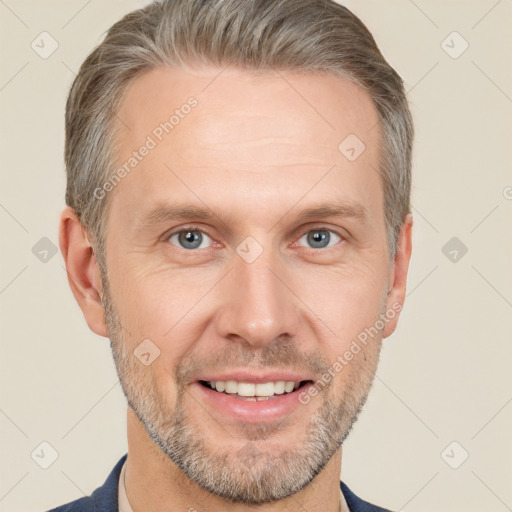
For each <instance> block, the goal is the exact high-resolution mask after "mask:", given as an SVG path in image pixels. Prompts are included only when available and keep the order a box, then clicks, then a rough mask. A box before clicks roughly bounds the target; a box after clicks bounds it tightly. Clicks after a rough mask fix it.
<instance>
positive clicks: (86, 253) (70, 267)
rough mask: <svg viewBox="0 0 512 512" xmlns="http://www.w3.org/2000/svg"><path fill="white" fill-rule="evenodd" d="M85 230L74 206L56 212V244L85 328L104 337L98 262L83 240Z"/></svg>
mask: <svg viewBox="0 0 512 512" xmlns="http://www.w3.org/2000/svg"><path fill="white" fill-rule="evenodd" d="M86 231H87V230H86V229H85V227H84V226H83V225H82V224H81V222H80V219H79V218H78V217H77V215H76V214H75V212H74V210H73V209H72V208H71V207H69V206H67V207H66V208H65V209H64V210H63V212H62V214H61V216H60V225H59V245H60V250H61V252H62V255H63V257H64V263H65V265H66V272H67V275H68V282H69V286H70V287H71V291H72V292H73V295H74V296H75V299H76V301H77V302H78V305H79V306H80V309H81V310H82V312H83V314H84V317H85V320H86V322H87V325H88V326H89V328H90V329H91V330H92V331H93V332H95V333H96V334H99V335H100V336H104V337H108V335H107V328H106V324H105V313H104V310H103V305H102V303H101V298H102V288H101V277H100V271H99V265H98V263H97V262H96V258H95V256H94V252H93V248H92V246H91V244H90V243H89V241H88V240H87V237H86Z"/></svg>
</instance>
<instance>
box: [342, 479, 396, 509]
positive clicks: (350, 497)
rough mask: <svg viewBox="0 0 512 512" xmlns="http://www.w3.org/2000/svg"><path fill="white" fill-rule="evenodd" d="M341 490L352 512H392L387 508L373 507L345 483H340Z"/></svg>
mask: <svg viewBox="0 0 512 512" xmlns="http://www.w3.org/2000/svg"><path fill="white" fill-rule="evenodd" d="M340 488H341V491H342V492H343V496H345V500H346V502H347V505H348V508H349V509H350V512H391V511H390V510H388V509H387V508H381V507H378V506H377V505H372V504H371V503H368V502H367V501H364V500H362V499H361V498H358V497H357V496H356V495H355V494H354V493H353V492H352V491H351V490H350V489H349V488H348V487H347V485H346V484H344V483H343V482H340Z"/></svg>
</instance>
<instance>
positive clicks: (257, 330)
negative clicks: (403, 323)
mask: <svg viewBox="0 0 512 512" xmlns="http://www.w3.org/2000/svg"><path fill="white" fill-rule="evenodd" d="M292 86H293V87H292ZM191 97H193V98H194V100H192V101H190V100H189V98H191ZM187 101H188V103H187ZM186 104H188V105H189V106H190V108H188V107H184V105H186ZM176 110H178V112H175V111H176ZM173 114H175V118H174V119H172V120H171V124H172V128H170V127H169V126H168V125H161V123H164V122H165V121H169V118H170V117H171V115H173ZM118 117H119V118H120V119H121V120H122V121H123V125H119V128H120V130H119V132H118V141H119V145H118V150H117V163H118V166H119V167H122V166H123V165H124V164H125V163H127V162H129V161H130V160H129V159H130V158H131V157H134V151H135V152H137V155H135V158H136V159H137V162H136V163H135V161H132V162H131V163H132V164H134V165H133V166H131V167H130V164H128V167H126V168H129V169H130V171H129V172H127V173H122V174H123V176H122V179H121V180H120V181H119V183H117V184H116V186H115V187H114V188H113V190H108V192H107V193H109V194H112V195H111V197H110V198H109V199H110V203H109V210H108V220H107V229H106V233H107V235H106V238H105V246H106V268H107V273H108V276H107V273H105V272H104V273H103V274H102V284H103V293H104V297H103V299H104V304H105V305H106V322H107V329H108V334H109V337H110V339H111V343H112V349H113V354H114V359H115V363H116V367H117V370H118V373H119V377H120V380H121V384H122V387H123V390H124V393H125V395H126V397H127V399H128V402H129V405H130V406H131V408H132V409H133V411H134V412H135V414H136V415H137V417H138V418H139V420H140V422H141V423H142V424H143V425H144V427H145V429H146V431H147V433H148V434H149V436H151V438H152V440H153V441H154V442H155V443H156V444H157V445H158V447H159V448H160V449H161V450H162V452H163V453H164V454H165V455H166V456H167V457H168V458H169V459H170V460H171V461H172V462H173V463H174V464H176V465H177V466H178V467H179V468H181V470H182V471H183V472H184V473H185V474H186V475H188V477H189V478H190V479H192V480H193V481H195V482H196V483H197V484H198V485H200V486H201V487H203V488H204V489H206V490H208V491H209V492H210V493H213V494H215V495H218V496H221V497H223V498H225V499H228V500H230V501H232V502H239V503H251V504H259V503H267V502H271V501H274V500H278V499H282V498H284V497H287V496H289V495H291V494H293V493H294V492H296V491H297V490H299V489H301V488H303V487H305V486H306V485H308V484H309V483H310V482H311V481H312V479H313V478H314V477H315V476H316V475H317V474H318V473H319V472H320V471H321V470H322V469H323V468H324V467H325V466H326V464H327V463H328V462H329V460H330V459H331V458H332V456H333V455H334V454H335V453H336V452H337V450H338V449H339V447H340V445H341V443H342V441H343V439H344V438H345V437H346V435H347V434H348V432H349V430H350V428H351V426H352V424H353V423H354V421H355V419H356V417H357V415H358V413H359V411H360V409H361V407H362V405H363V403H364V401H365V398H366V396H367V393H368V391H369V389H370V386H371V383H372V380H373V377H374V374H375V369H376V366H377V362H378V356H379V351H380V347H381V341H382V338H383V336H386V335H387V333H386V332H385V331H386V329H387V330H392V329H394V324H395V323H396V319H397V315H398V313H397V311H396V308H394V306H392V304H391V303H390V297H389V296H388V293H387V292H388V286H389V284H390V279H391V270H390V265H389V258H388V252H387V243H386V228H385V220H384V198H383V189H382V184H381V180H380V177H379V175H378V174H377V172H376V169H377V168H378V165H379V157H378V154H377V148H378V145H379V142H380V136H381V135H380V133H379V127H378V125H377V121H378V118H377V113H376V111H375V108H374V106H373V104H372V102H371V99H370V98H369V96H367V95H366V93H365V92H364V91H362V90H361V89H360V88H358V87H357V86H355V85H353V84H351V83H349V82H347V81H345V80H343V79H341V78H338V77H334V76H330V75H299V74H283V73H281V74H277V73H273V72H268V73H266V74H264V75H259V76H256V75H252V74H249V73H248V72H243V71H237V70H232V69H231V70H230V69H226V70H225V71H224V72H222V73H221V70H219V69H207V68H203V69H200V70H198V69H196V70H195V71H192V70H190V69H188V70H184V69H182V70H178V69H159V70H154V71H152V72H150V73H148V74H146V75H144V76H142V77H140V78H138V79H137V80H136V81H135V82H134V83H133V84H132V85H131V86H130V88H129V89H128V90H127V93H126V95H125V97H124V99H123V102H122V105H121V107H120V109H119V111H118ZM178 119H179V120H178ZM125 126H126V128H125ZM162 126H164V127H165V128H167V132H168V133H167V132H166V130H165V129H164V128H163V127H162ZM350 134H355V135H356V136H357V137H358V138H359V139H360V140H361V141H362V142H363V143H364V145H365V149H364V151H363V152H362V153H361V154H360V155H359V156H358V157H357V158H356V159H353V158H347V153H346V152H345V153H344V152H343V151H340V149H339V145H340V143H341V142H342V141H344V139H345V138H346V137H347V136H349V135H350ZM349 140H351V139H349ZM353 140H354V139H352V141H353ZM143 145H146V147H148V148H149V149H148V151H144V150H140V148H141V146H143ZM342 147H344V146H343V145H342ZM358 152H359V149H358V147H356V155H357V153H358ZM142 153H146V154H145V155H142ZM348 154H349V156H351V157H353V153H350V151H349V153H348ZM126 168H125V169H126ZM103 190H105V189H103ZM99 195H101V194H99ZM98 200H102V199H98ZM200 210H203V212H202V213H201V212H200ZM308 212H309V213H308ZM107 277H108V279H107ZM391 308H394V309H395V313H396V314H395V315H393V317H391V319H390V318H389V317H390V315H388V314H387V310H389V309H391ZM384 318H385V320H383V319H384ZM365 329H366V331H365ZM369 329H373V330H371V331H369ZM364 332H366V333H367V335H366V340H365V342H363V341H362V340H363V339H364V338H365V336H364V335H362V334H361V333H364ZM368 332H371V333H372V335H371V336H368ZM143 340H146V341H144V342H143ZM141 342H143V344H142V345H141ZM355 347H357V348H355ZM347 351H348V352H350V353H351V354H352V356H350V355H347ZM141 354H142V355H141ZM276 372H277V373H278V374H279V373H283V374H285V375H284V377H285V378H283V379H281V378H280V376H279V375H275V373H276ZM235 373H236V374H238V375H236V377H238V378H235V379H234V380H239V381H249V382H250V380H251V379H250V377H252V376H255V375H256V376H264V377H265V379H263V380H265V381H267V380H271V381H278V380H285V381H286V380H291V381H309V383H307V384H306V385H305V386H304V387H301V388H299V389H297V390H296V391H294V392H293V393H290V394H289V395H286V396H285V395H284V394H282V395H276V396H275V397H274V398H270V399H268V400H261V401H259V400H256V401H253V400H242V399H240V398H236V397H234V396H230V395H227V394H226V393H225V392H224V393H221V392H219V391H214V390H212V389H207V388H206V387H205V386H204V385H203V384H201V383H200V382H199V381H210V380H215V378H216V377H217V378H219V377H220V379H219V380H230V379H229V378H228V377H230V376H231V377H232V376H233V374H235ZM271 373H272V374H274V375H269V374H271ZM286 374H288V375H286ZM286 377H288V378H286ZM320 383H323V384H320ZM315 390H316V392H315ZM253 394H254V393H253Z"/></svg>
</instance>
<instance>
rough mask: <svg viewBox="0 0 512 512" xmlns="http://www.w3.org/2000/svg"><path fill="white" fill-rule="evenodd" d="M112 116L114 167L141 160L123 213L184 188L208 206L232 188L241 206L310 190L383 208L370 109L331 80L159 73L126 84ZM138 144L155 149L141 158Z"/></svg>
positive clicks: (125, 187) (119, 196)
mask: <svg viewBox="0 0 512 512" xmlns="http://www.w3.org/2000/svg"><path fill="white" fill-rule="evenodd" d="M117 115H118V117H119V119H120V120H121V121H122V123H120V124H119V126H118V132H117V142H118V144H117V152H116V159H117V162H116V163H117V165H118V166H122V165H123V164H126V163H127V162H128V161H129V160H130V158H135V157H134V156H133V155H134V153H137V155H136V156H137V158H138V160H137V162H135V161H133V162H132V163H134V164H135V165H133V170H132V169H130V170H129V173H125V174H128V176H127V177H126V178H124V179H123V180H122V182H120V183H119V184H118V185H117V186H116V188H115V190H114V197H113V202H117V203H119V204H120V205H121V206H122V205H125V206H126V207H127V208H128V207H129V208H131V209H134V208H135V209H138V210H147V209H148V208H150V207H151V206H152V203H155V202H165V201H172V200H173V199H176V196H175V194H176V192H177V191H178V190H180V191H181V192H183V190H184V186H185V187H187V188H188V189H189V192H191V193H192V194H189V196H190V197H191V198H193V197H194V195H195V196H196V199H197V198H199V197H203V196H204V197H208V195H210V196H212V197H210V198H209V199H210V201H212V202H213V203H214V202H215V200H216V199H219V200H220V201H224V200H225V197H222V194H225V193H227V191H229V190H234V189H236V191H237V198H238V199H239V201H240V205H244V207H247V204H248V202H251V201H257V202H258V204H260V205H261V204H266V205H269V206H270V205H275V201H276V199H279V200H280V201H281V203H282V204H283V205H284V204H289V205H291V204H292V203H296V202H297V201H298V200H299V199H300V196H301V195H303V194H304V192H305V191H306V189H312V191H311V192H310V193H308V197H310V198H311V199H314V198H315V194H317V195H318V194H324V195H325V194H327V195H329V199H332V200H335V199H336V195H337V191H338V190H339V191H340V192H342V193H345V194H348V195H351V196H352V197H348V198H347V199H348V200H350V201H352V202H356V200H357V202H362V203H368V205H369V206H371V203H372V202H373V203H374V204H375V205H377V206H379V205H380V204H381V203H382V201H381V199H382V198H380V197H379V195H381V186H380V179H379V178H378V175H377V172H376V170H377V168H378V147H379V142H380V131H379V126H378V116H377V112H376V109H375V107H374V105H373V102H372V100H371V98H370V97H369V95H368V94H367V93H366V92H365V91H364V90H363V89H362V88H360V87H359V86H357V85H355V84H353V83H351V82H349V81H347V80H345V79H343V78H340V77H337V76H334V75H332V74H325V73H323V74H319V73H318V74H312V73H309V74H307V73H296V72H295V73H289V72H282V71H267V72H260V73H258V74H255V73H252V72H248V71H244V70H239V69H233V68H225V69H218V68H196V69H191V68H158V69H154V70H152V71H150V72H148V73H146V74H144V75H142V76H141V77H139V78H138V79H136V80H135V81H134V82H133V83H132V84H131V85H130V87H129V88H128V89H127V91H126V92H125V95H124V98H123V101H122V102H121V105H120V108H119V109H118V112H117ZM344 141H348V142H347V143H345V142H344ZM354 143H355V145H354ZM340 144H341V146H340ZM144 145H146V146H148V147H151V149H150V150H149V151H144V153H145V155H144V156H143V157H140V153H141V151H139V149H140V148H141V147H142V146H144ZM352 148H354V149H355V151H356V152H357V153H359V152H360V151H361V148H364V151H363V152H362V153H361V155H360V156H359V157H358V158H357V159H355V160H354V159H351V158H348V157H350V156H353V153H354V152H352V153H348V154H347V153H346V152H345V153H344V151H346V150H347V149H348V150H351V149H352ZM356 156H357V155H356ZM125 167H126V168H128V166H126V165H125ZM330 169H334V171H333V172H329V170H330ZM327 174H328V176H327V177H326V178H325V179H324V178H323V177H325V176H326V175H327ZM180 177H181V178H183V179H181V180H180ZM180 181H181V183H180ZM317 182H318V185H314V184H315V183H317ZM320 182H321V183H320ZM313 189H314V190H313ZM343 189H344V191H343ZM233 206H236V204H235V201H234V200H233Z"/></svg>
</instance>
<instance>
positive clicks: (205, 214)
mask: <svg viewBox="0 0 512 512" xmlns="http://www.w3.org/2000/svg"><path fill="white" fill-rule="evenodd" d="M292 209H293V208H292ZM290 211H291V210H290ZM290 211H288V212H287V213H286V214H285V215H283V217H281V219H280V220H279V221H278V222H277V223H276V224H274V226H275V225H277V224H279V223H280V222H281V220H282V219H283V218H284V217H286V216H288V215H289V214H290ZM214 217H217V218H219V216H218V215H216V214H215V213H213V211H212V210H210V209H208V208H206V207H200V206H194V205H191V204H174V205H159V206H156V207H155V208H153V209H152V210H150V211H149V212H148V213H146V214H143V215H142V216H141V217H140V218H139V220H138V221H137V224H138V225H140V226H148V225H160V224H163V223H166V222H170V221H176V220H188V221H191V220H211V219H213V218H214ZM325 217H340V218H346V217H349V218H354V219H357V220H360V221H362V222H366V220H367V219H368V210H367V209H366V208H365V207H364V206H363V205H361V204H359V203H354V202H348V201H347V202H343V203H335V202H329V203H322V204H316V205H313V206H309V207H307V208H303V209H301V210H299V211H298V213H297V214H296V215H295V219H296V220H297V221H303V220H308V219H311V218H325ZM221 221H222V219H221ZM222 223H223V224H225V223H224V221H222Z"/></svg>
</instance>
